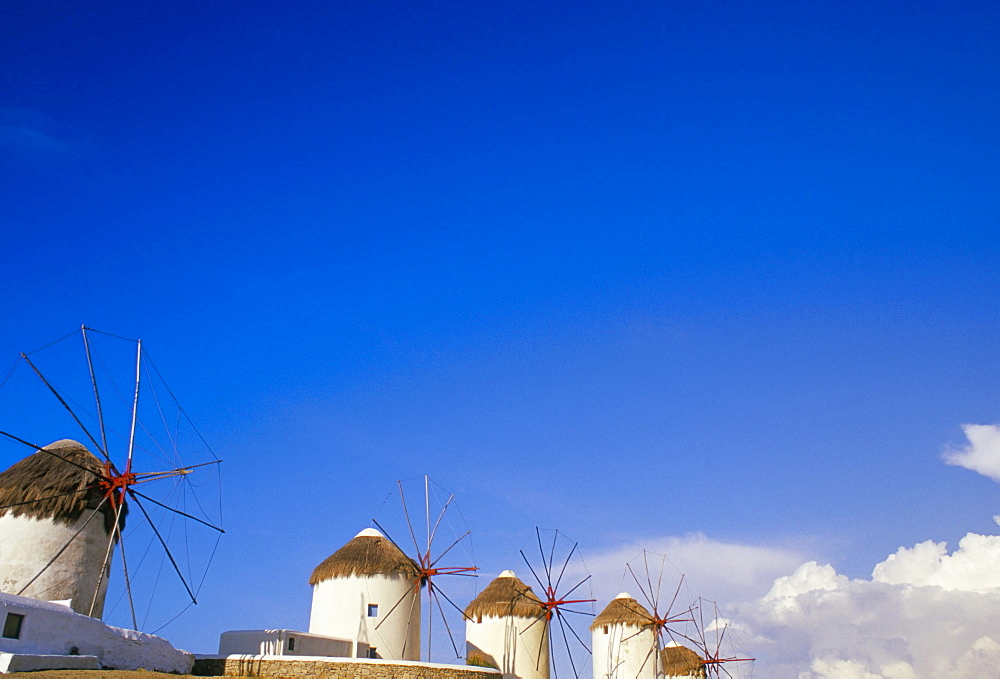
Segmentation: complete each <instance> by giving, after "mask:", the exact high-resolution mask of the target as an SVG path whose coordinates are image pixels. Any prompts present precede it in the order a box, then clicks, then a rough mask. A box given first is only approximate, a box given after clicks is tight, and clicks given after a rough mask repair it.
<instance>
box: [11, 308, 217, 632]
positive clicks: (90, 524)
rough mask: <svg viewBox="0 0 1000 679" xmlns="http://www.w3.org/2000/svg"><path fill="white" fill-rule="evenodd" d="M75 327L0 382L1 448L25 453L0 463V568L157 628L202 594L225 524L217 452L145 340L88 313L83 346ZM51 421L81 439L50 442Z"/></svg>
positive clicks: (21, 582) (57, 594)
mask: <svg viewBox="0 0 1000 679" xmlns="http://www.w3.org/2000/svg"><path fill="white" fill-rule="evenodd" d="M76 335H77V333H76V332H74V333H71V334H70V335H67V336H65V337H63V338H60V339H59V340H56V341H55V342H52V343H50V344H48V345H46V346H44V347H42V348H41V349H38V350H35V351H32V352H25V353H21V354H20V356H19V357H18V359H17V360H16V361H15V362H14V365H13V366H12V367H11V369H10V371H9V372H8V373H7V374H6V376H5V377H4V379H3V381H2V382H0V456H2V457H7V458H8V459H16V458H17V457H18V456H20V455H23V454H24V453H25V452H26V451H30V453H31V454H29V455H28V456H27V457H25V458H24V459H23V460H20V461H17V462H15V464H13V465H11V466H10V468H9V469H7V471H5V472H3V473H0V524H2V530H3V533H4V537H5V548H4V550H3V552H2V554H0V582H2V583H3V587H4V589H5V590H6V591H9V592H11V593H15V594H21V595H24V596H31V597H35V598H41V599H62V600H65V601H67V602H68V605H70V606H71V607H72V608H73V609H74V610H76V611H77V612H79V613H82V614H84V615H91V616H95V617H111V618H112V619H113V620H114V621H115V622H117V624H119V625H120V626H122V627H129V626H130V627H131V628H132V629H145V630H148V631H152V632H156V631H158V630H159V629H162V627H163V626H165V625H166V624H169V623H170V622H171V621H172V620H173V619H175V618H176V617H177V616H179V615H180V614H181V613H183V612H184V611H185V610H187V608H188V607H190V606H191V605H194V604H196V603H197V596H198V592H199V590H200V588H201V586H202V585H203V583H204V578H205V575H206V574H207V569H208V566H209V564H210V563H211V561H212V557H213V556H214V553H215V549H216V547H217V546H218V542H219V538H220V537H221V535H222V533H223V529H222V527H221V497H220V496H221V493H220V491H219V486H220V484H219V468H220V463H221V460H219V459H218V457H217V456H216V455H215V453H214V452H213V451H212V450H211V448H210V447H209V446H208V444H207V443H206V442H205V440H204V439H203V438H202V437H201V435H200V433H198V431H197V429H195V428H194V425H193V424H192V423H191V421H190V419H189V418H188V417H187V414H186V413H185V412H184V410H183V409H182V408H181V407H180V405H179V403H178V402H177V400H176V398H175V397H174V395H173V392H172V391H171V390H170V389H169V387H168V386H167V385H166V383H165V382H164V380H163V378H162V375H161V374H160V372H159V370H158V369H157V368H156V366H155V365H154V364H153V362H152V360H151V358H150V356H149V354H148V352H147V351H146V349H145V348H144V346H143V344H142V342H141V341H140V340H128V339H126V338H122V337H118V336H115V335H110V334H108V333H102V332H100V331H97V330H93V329H91V328H88V327H86V326H84V327H82V328H81V329H80V331H79V336H80V338H81V339H82V344H83V347H82V348H83V352H82V355H81V354H80V353H79V350H78V349H77V350H76V351H74V350H71V347H70V345H69V343H68V342H67V341H66V340H68V339H69V338H71V337H74V336H76ZM57 427H58V428H59V429H56V428H57ZM54 430H58V431H61V432H62V433H67V431H69V432H74V433H73V434H71V435H73V436H75V437H77V438H80V439H81V440H82V441H84V443H81V442H79V441H76V440H73V439H68V438H66V439H61V440H57V441H55V442H53V443H48V444H46V443H47V441H51V439H52V432H53V431H54ZM92 451H96V452H92ZM208 495H211V496H212V498H211V501H209V499H208V497H207V496H208ZM217 502H218V503H219V504H218V506H216V503H217ZM98 517H102V519H100V520H99V519H98ZM126 523H127V524H128V525H127V526H126ZM116 554H117V557H118V558H117V560H118V561H119V562H120V564H121V570H122V578H120V579H119V578H113V582H112V586H111V589H110V591H109V580H112V563H113V561H114V560H115V556H116ZM126 603H127V613H128V616H127V618H125V616H124V613H123V611H122V608H123V607H124V604H126ZM123 618H124V619H123ZM120 619H121V621H120V622H119V620H120Z"/></svg>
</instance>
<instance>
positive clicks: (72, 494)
mask: <svg viewBox="0 0 1000 679" xmlns="http://www.w3.org/2000/svg"><path fill="white" fill-rule="evenodd" d="M103 472H104V465H103V464H102V463H101V462H100V461H99V460H98V459H97V458H96V457H94V455H93V454H92V453H91V452H90V451H89V450H87V449H86V448H85V447H84V446H83V445H82V444H80V443H77V442H76V441H71V440H69V439H63V440H61V441H56V442H55V443H50V444H49V445H47V446H45V447H44V448H42V449H40V450H38V451H36V452H34V453H32V454H31V455H29V456H28V457H26V458H24V459H23V460H21V461H20V462H17V463H15V464H14V465H12V466H11V467H10V468H9V469H7V470H6V471H5V472H3V473H0V536H2V540H3V543H2V547H0V590H2V591H4V592H9V593H12V594H19V595H22V596H28V597H32V598H34V599H42V600H47V601H68V602H69V605H70V607H71V608H72V609H73V610H74V611H76V612H77V613H82V614H84V615H91V616H94V617H97V618H100V617H101V615H102V613H103V611H104V597H105V595H106V593H107V587H108V571H109V569H110V560H109V558H108V557H109V554H110V551H111V549H112V545H113V544H114V543H115V542H116V541H117V538H118V535H119V533H118V531H116V529H115V518H116V516H117V517H118V526H119V529H120V528H122V527H124V523H125V510H124V506H122V505H121V504H120V497H116V496H115V495H114V493H109V489H106V488H102V487H101V485H100V483H99V482H98V479H99V478H101V475H102V473H103ZM109 498H113V499H114V500H118V501H119V503H118V504H117V505H116V502H115V501H109Z"/></svg>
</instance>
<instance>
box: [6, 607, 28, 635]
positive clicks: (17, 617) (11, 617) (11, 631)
mask: <svg viewBox="0 0 1000 679" xmlns="http://www.w3.org/2000/svg"><path fill="white" fill-rule="evenodd" d="M22 622H24V616H23V615H21V614H20V613H8V614H7V618H6V619H5V620H4V621H3V638H4V639H20V638H21V623H22Z"/></svg>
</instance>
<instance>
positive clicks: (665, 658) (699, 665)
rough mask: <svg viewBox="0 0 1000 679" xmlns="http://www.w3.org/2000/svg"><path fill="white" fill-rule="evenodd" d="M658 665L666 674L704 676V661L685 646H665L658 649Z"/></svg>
mask: <svg viewBox="0 0 1000 679" xmlns="http://www.w3.org/2000/svg"><path fill="white" fill-rule="evenodd" d="M660 665H661V666H662V668H663V674H665V675H667V676H675V677H676V676H679V677H683V676H691V677H704V676H705V661H704V660H702V658H701V656H700V655H698V654H697V653H696V652H695V651H692V650H691V649H690V648H688V647H687V646H667V647H665V648H664V649H663V650H661V651H660Z"/></svg>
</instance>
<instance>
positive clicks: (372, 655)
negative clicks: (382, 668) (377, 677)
mask: <svg viewBox="0 0 1000 679" xmlns="http://www.w3.org/2000/svg"><path fill="white" fill-rule="evenodd" d="M368 657H369V658H377V657H378V649H377V648H375V647H374V646H371V647H369V648H368Z"/></svg>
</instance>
